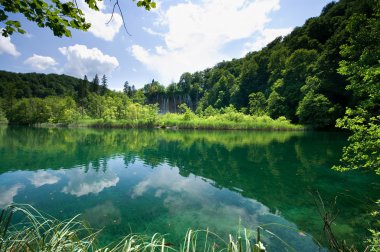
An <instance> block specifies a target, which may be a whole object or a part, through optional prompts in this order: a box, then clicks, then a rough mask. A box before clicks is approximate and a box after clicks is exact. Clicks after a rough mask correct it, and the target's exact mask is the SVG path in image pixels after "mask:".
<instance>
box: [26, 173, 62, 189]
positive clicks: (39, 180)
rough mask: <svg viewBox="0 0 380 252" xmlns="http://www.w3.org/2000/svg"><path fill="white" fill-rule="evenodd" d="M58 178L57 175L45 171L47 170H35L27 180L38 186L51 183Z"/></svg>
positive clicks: (55, 181)
mask: <svg viewBox="0 0 380 252" xmlns="http://www.w3.org/2000/svg"><path fill="white" fill-rule="evenodd" d="M59 180H60V178H59V177H57V176H55V175H53V174H51V173H49V172H47V171H37V172H35V173H33V175H32V176H31V177H30V178H29V181H30V182H31V183H32V185H34V186H35V187H40V186H43V185H53V184H55V183H57V182H58V181H59Z"/></svg>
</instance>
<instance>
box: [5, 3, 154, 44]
mask: <svg viewBox="0 0 380 252" xmlns="http://www.w3.org/2000/svg"><path fill="white" fill-rule="evenodd" d="M133 1H136V0H133ZM85 2H86V4H87V6H88V7H89V8H90V9H92V10H95V11H99V8H98V5H97V3H98V2H101V0H85ZM114 4H115V5H114V9H115V6H116V5H117V6H118V7H119V10H120V6H119V2H118V0H115V2H114ZM137 6H138V7H144V8H145V9H146V10H150V9H151V8H155V7H156V3H155V2H153V1H151V0H139V1H137ZM10 13H20V14H22V15H23V16H24V17H25V18H26V19H28V20H29V21H32V22H35V23H36V24H37V25H38V26H39V27H48V28H49V29H51V30H52V31H53V33H54V36H58V37H62V36H66V37H70V36H71V30H70V29H78V30H83V31H87V30H88V29H89V28H90V27H91V24H90V23H87V22H86V19H85V15H84V13H83V11H82V10H81V9H80V8H79V7H78V4H77V2H76V1H75V0H74V1H60V0H53V1H45V0H2V1H0V22H2V23H4V24H5V27H4V28H3V29H1V35H2V36H5V37H7V36H9V35H12V34H13V33H14V32H18V33H21V34H24V33H25V30H23V29H22V28H21V23H20V21H19V20H17V19H18V18H16V19H13V17H15V16H13V17H12V19H9V14H10ZM16 17H17V16H16Z"/></svg>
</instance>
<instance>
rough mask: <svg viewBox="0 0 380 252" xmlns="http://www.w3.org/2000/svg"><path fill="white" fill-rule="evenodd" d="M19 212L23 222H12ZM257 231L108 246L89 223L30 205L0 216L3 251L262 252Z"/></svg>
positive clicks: (138, 238) (133, 239) (127, 240)
mask: <svg viewBox="0 0 380 252" xmlns="http://www.w3.org/2000/svg"><path fill="white" fill-rule="evenodd" d="M15 215H17V216H18V217H22V220H23V221H21V222H19V223H18V224H16V225H11V219H12V217H13V216H15ZM257 232H258V233H257V236H256V241H255V242H254V243H252V242H251V241H252V240H253V238H254V236H255V234H253V233H252V232H248V231H247V229H244V231H242V232H240V231H239V232H238V234H237V236H236V237H234V236H232V235H230V236H229V240H228V241H225V240H223V239H222V238H221V237H219V236H218V235H217V234H215V233H212V232H210V231H209V230H208V229H207V230H197V231H194V230H188V231H187V233H186V235H185V237H184V239H183V242H182V243H181V244H180V245H179V247H174V245H173V244H171V243H170V242H167V241H166V239H165V236H162V235H159V234H155V235H153V236H151V237H148V236H145V235H136V234H131V235H128V236H126V237H124V238H122V239H120V240H119V241H118V242H114V243H111V244H109V245H107V246H105V247H101V246H99V243H98V241H97V236H98V234H99V233H100V231H95V230H93V229H91V228H90V227H89V226H88V225H86V223H84V222H83V221H80V220H78V216H75V217H73V218H72V219H69V220H65V221H59V220H57V219H55V218H54V217H52V216H49V215H45V214H42V213H40V212H39V211H37V210H36V209H35V208H33V207H32V206H30V205H12V206H10V207H8V208H7V209H4V210H2V212H1V215H0V252H3V251H4V252H5V251H28V252H29V251H43V252H50V251H51V252H53V251H54V252H60V251H83V252H87V251H88V252H92V251H94V252H119V251H121V252H132V251H136V252H137V251H144V252H145V251H150V252H154V251H161V252H164V251H178V252H195V251H204V252H212V251H227V252H263V251H266V250H265V247H264V245H263V244H262V243H261V241H260V235H259V229H258V231H257Z"/></svg>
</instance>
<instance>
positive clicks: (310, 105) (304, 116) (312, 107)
mask: <svg viewBox="0 0 380 252" xmlns="http://www.w3.org/2000/svg"><path fill="white" fill-rule="evenodd" d="M333 112H334V109H333V106H332V103H331V102H330V101H329V99H327V97H326V96H324V95H322V94H317V93H314V91H309V92H308V93H307V94H306V95H305V97H304V98H303V99H302V100H301V101H300V103H299V105H298V108H297V112H296V115H297V116H298V118H299V121H300V123H302V124H305V125H311V126H313V127H316V128H323V127H326V126H329V125H331V123H332V121H333Z"/></svg>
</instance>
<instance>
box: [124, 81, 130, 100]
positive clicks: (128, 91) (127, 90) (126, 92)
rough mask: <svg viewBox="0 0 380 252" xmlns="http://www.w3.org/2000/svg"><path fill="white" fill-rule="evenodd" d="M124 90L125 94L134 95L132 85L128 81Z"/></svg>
mask: <svg viewBox="0 0 380 252" xmlns="http://www.w3.org/2000/svg"><path fill="white" fill-rule="evenodd" d="M123 92H124V94H126V95H128V96H129V97H131V96H132V87H131V86H130V85H129V82H128V81H125V82H124V86H123Z"/></svg>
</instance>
